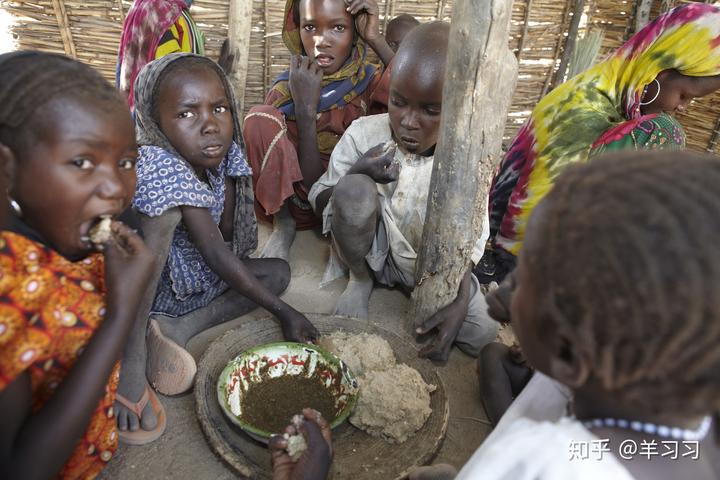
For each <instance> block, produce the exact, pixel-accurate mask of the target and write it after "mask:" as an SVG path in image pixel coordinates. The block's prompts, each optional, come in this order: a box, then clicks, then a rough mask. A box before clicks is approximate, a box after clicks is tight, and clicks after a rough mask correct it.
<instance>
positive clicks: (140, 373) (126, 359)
mask: <svg viewBox="0 0 720 480" xmlns="http://www.w3.org/2000/svg"><path fill="white" fill-rule="evenodd" d="M132 221H138V222H140V217H134V218H132ZM179 221H180V212H179V210H178V211H173V212H169V213H166V214H164V215H161V216H159V217H155V218H152V219H150V218H145V224H144V225H143V230H144V237H145V243H146V244H147V245H148V247H149V248H150V249H151V250H152V251H154V252H155V254H156V257H157V258H158V261H160V260H161V259H162V263H164V259H165V257H166V256H167V250H168V248H169V246H170V241H171V239H172V234H173V231H174V230H175V227H176V226H177V223H178V222H179ZM161 271H162V268H161V267H158V268H157V269H156V272H155V277H154V280H153V282H157V280H158V278H159V277H160V272H161ZM154 284H155V283H153V285H154ZM152 300H153V298H152V295H147V296H146V298H143V300H142V304H141V305H140V308H139V311H140V312H145V314H143V313H139V314H138V316H137V319H136V320H135V325H134V326H133V329H132V330H131V331H130V335H129V337H128V340H127V343H126V344H125V349H124V351H123V358H122V361H121V368H120V382H119V384H118V394H120V395H122V396H123V397H125V398H126V399H127V400H128V401H130V402H138V401H139V400H140V398H141V397H142V394H143V393H144V391H145V386H146V385H147V377H146V375H145V367H146V363H147V346H146V343H145V333H146V331H147V324H148V317H147V315H146V313H147V312H149V311H150V305H151V304H152ZM114 410H115V416H116V418H117V425H118V428H119V429H120V430H130V431H133V432H134V431H137V430H138V428H142V429H143V430H153V429H155V427H156V426H157V418H156V416H155V412H153V410H152V405H151V402H148V404H147V405H146V406H145V408H144V409H143V411H142V415H141V417H142V418H141V419H138V417H137V415H135V413H134V412H131V411H130V410H128V409H127V408H126V407H125V406H124V405H122V404H121V403H119V402H115V405H114Z"/></svg>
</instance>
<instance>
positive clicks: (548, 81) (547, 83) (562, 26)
mask: <svg viewBox="0 0 720 480" xmlns="http://www.w3.org/2000/svg"><path fill="white" fill-rule="evenodd" d="M569 15H570V1H569V0H568V2H566V3H565V9H564V10H563V18H562V21H561V22H560V23H559V26H560V32H559V34H558V41H557V42H556V43H555V54H554V55H553V63H552V65H551V66H550V71H549V72H548V75H547V77H545V82H544V83H543V88H542V90H541V91H540V96H539V97H538V101H540V99H541V98H542V97H544V96H545V95H546V94H547V93H548V92H549V91H550V87H551V86H552V82H553V80H554V79H555V72H554V69H555V65H556V64H557V61H558V60H559V59H560V56H561V52H562V49H563V45H564V43H563V41H562V39H563V36H562V32H563V31H564V29H565V23H567V19H568V16H569Z"/></svg>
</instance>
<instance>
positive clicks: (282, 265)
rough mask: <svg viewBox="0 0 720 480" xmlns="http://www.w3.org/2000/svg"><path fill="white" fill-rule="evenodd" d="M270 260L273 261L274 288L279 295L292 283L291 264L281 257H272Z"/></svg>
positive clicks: (272, 276)
mask: <svg viewBox="0 0 720 480" xmlns="http://www.w3.org/2000/svg"><path fill="white" fill-rule="evenodd" d="M269 260H272V261H273V267H272V270H273V273H272V275H271V282H273V287H274V288H273V290H275V294H276V295H279V294H281V293H282V292H284V291H285V290H286V289H287V287H288V285H289V284H290V277H291V273H290V264H289V263H288V262H286V261H285V260H283V259H281V258H272V259H269Z"/></svg>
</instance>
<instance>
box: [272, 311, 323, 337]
mask: <svg viewBox="0 0 720 480" xmlns="http://www.w3.org/2000/svg"><path fill="white" fill-rule="evenodd" d="M278 320H279V321H280V328H281V329H282V333H283V337H285V340H287V341H289V342H300V343H312V342H314V341H315V340H317V339H318V337H319V336H320V333H319V332H318V331H317V328H315V326H314V325H313V324H312V323H310V320H308V319H307V318H305V315H303V314H302V313H300V312H298V311H297V310H295V309H293V308H290V310H289V311H288V312H287V313H283V314H281V315H278Z"/></svg>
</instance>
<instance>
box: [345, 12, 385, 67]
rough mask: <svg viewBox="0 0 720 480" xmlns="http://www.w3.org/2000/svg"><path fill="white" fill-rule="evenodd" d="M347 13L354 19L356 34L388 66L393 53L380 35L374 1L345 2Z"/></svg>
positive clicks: (378, 16) (378, 18)
mask: <svg viewBox="0 0 720 480" xmlns="http://www.w3.org/2000/svg"><path fill="white" fill-rule="evenodd" d="M345 3H347V4H348V7H347V11H348V12H350V15H352V16H354V17H355V26H356V28H357V31H358V34H359V35H360V36H361V37H362V38H363V40H365V41H366V42H367V44H368V45H370V48H372V49H373V50H375V53H377V55H378V57H380V60H382V62H383V63H384V64H385V66H388V65H389V64H390V60H392V58H393V57H394V56H395V52H393V49H392V48H390V45H388V43H387V41H386V40H385V37H384V36H383V35H380V15H379V14H380V9H379V8H378V5H377V2H376V1H375V0H345Z"/></svg>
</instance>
